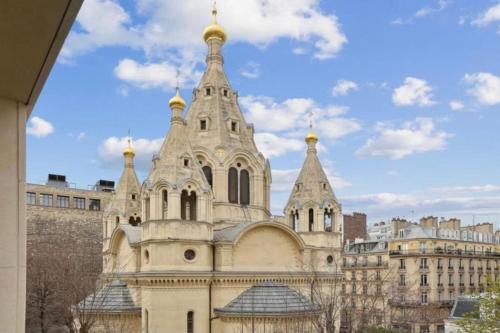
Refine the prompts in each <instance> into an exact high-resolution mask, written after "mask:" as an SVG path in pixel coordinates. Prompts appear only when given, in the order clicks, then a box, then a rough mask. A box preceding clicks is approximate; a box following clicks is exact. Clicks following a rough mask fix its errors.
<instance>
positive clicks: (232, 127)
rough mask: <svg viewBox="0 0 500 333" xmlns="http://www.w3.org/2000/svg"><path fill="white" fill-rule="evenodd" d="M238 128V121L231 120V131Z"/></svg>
mask: <svg viewBox="0 0 500 333" xmlns="http://www.w3.org/2000/svg"><path fill="white" fill-rule="evenodd" d="M237 130H238V123H237V122H235V121H231V132H236V131H237Z"/></svg>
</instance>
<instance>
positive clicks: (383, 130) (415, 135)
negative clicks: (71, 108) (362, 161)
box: [356, 118, 451, 159]
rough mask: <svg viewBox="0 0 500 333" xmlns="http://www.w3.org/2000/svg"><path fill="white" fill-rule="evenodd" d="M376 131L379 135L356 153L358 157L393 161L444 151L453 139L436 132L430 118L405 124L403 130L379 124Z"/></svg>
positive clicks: (446, 134) (369, 140)
mask: <svg viewBox="0 0 500 333" xmlns="http://www.w3.org/2000/svg"><path fill="white" fill-rule="evenodd" d="M376 131H377V132H378V135H377V136H376V137H374V138H371V139H368V140H367V141H366V142H365V144H364V145H363V146H362V147H361V148H359V149H358V150H357V151H356V155H357V156H360V157H361V156H389V157H390V158H392V159H401V158H403V157H406V156H409V155H412V154H416V153H424V152H428V151H433V150H442V149H444V148H445V147H446V144H447V140H448V139H449V138H450V137H451V134H449V133H446V132H443V131H436V130H435V126H434V122H433V121H432V119H430V118H417V119H415V121H412V122H406V123H404V124H403V125H402V127H401V128H392V127H389V126H387V125H386V124H381V123H379V124H378V126H377V128H376Z"/></svg>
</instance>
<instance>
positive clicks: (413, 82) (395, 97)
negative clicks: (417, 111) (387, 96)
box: [392, 77, 435, 106]
mask: <svg viewBox="0 0 500 333" xmlns="http://www.w3.org/2000/svg"><path fill="white" fill-rule="evenodd" d="M432 98H433V96H432V88H431V87H430V86H429V84H428V83H427V81H425V80H422V79H418V78H415V77H407V78H405V81H404V84H403V85H402V86H400V87H398V88H396V89H394V92H393V94H392V101H393V102H394V104H395V105H397V106H412V105H418V106H430V105H433V104H435V102H434V101H433V100H432Z"/></svg>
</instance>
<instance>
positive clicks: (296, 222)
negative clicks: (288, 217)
mask: <svg viewBox="0 0 500 333" xmlns="http://www.w3.org/2000/svg"><path fill="white" fill-rule="evenodd" d="M291 214H292V228H293V230H295V231H299V211H298V210H296V211H292V213H291Z"/></svg>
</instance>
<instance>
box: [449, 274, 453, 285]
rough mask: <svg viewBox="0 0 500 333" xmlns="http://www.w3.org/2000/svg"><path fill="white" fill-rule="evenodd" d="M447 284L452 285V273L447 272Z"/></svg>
mask: <svg viewBox="0 0 500 333" xmlns="http://www.w3.org/2000/svg"><path fill="white" fill-rule="evenodd" d="M448 285H449V286H453V274H448Z"/></svg>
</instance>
